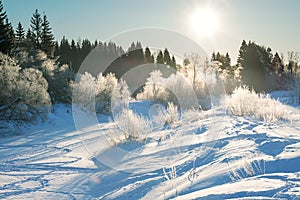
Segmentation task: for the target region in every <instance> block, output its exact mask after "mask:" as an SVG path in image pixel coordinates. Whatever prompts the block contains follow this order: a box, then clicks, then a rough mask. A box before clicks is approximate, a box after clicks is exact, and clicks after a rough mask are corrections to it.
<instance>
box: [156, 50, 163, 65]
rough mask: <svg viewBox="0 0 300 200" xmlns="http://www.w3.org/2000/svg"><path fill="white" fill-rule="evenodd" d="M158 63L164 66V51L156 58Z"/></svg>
mask: <svg viewBox="0 0 300 200" xmlns="http://www.w3.org/2000/svg"><path fill="white" fill-rule="evenodd" d="M156 63H157V64H164V55H163V53H162V51H159V53H158V55H157V57H156Z"/></svg>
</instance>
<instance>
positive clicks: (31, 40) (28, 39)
mask: <svg viewBox="0 0 300 200" xmlns="http://www.w3.org/2000/svg"><path fill="white" fill-rule="evenodd" d="M25 47H26V48H27V49H28V50H31V49H33V48H34V38H33V35H32V33H31V30H30V29H28V30H27V32H26V37H25Z"/></svg>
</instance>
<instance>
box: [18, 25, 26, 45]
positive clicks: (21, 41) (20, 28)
mask: <svg viewBox="0 0 300 200" xmlns="http://www.w3.org/2000/svg"><path fill="white" fill-rule="evenodd" d="M24 43H25V30H24V28H23V26H22V24H21V22H19V23H18V26H17V29H16V46H17V47H19V48H20V47H23V46H24Z"/></svg>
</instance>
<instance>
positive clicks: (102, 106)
mask: <svg viewBox="0 0 300 200" xmlns="http://www.w3.org/2000/svg"><path fill="white" fill-rule="evenodd" d="M129 97H130V93H129V91H128V87H127V84H126V83H125V82H124V81H122V80H120V81H119V82H118V79H117V78H116V77H115V75H114V74H112V73H109V74H107V75H106V76H103V74H102V73H100V74H99V75H98V76H97V77H96V78H95V77H93V76H92V75H91V74H90V73H88V72H85V73H84V74H83V75H80V76H79V78H78V81H76V82H75V83H74V84H73V103H75V104H78V105H80V106H82V107H83V108H84V109H85V110H88V111H92V112H97V113H108V112H111V111H112V110H111V108H112V107H113V109H117V108H118V107H119V106H121V107H120V108H126V105H128V101H129ZM111 103H113V105H112V104H111Z"/></svg>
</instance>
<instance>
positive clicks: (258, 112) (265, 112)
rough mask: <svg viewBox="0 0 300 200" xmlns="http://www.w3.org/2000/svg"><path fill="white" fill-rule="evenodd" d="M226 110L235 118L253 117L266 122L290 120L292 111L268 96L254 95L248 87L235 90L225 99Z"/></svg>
mask: <svg viewBox="0 0 300 200" xmlns="http://www.w3.org/2000/svg"><path fill="white" fill-rule="evenodd" d="M225 105H226V107H227V108H228V110H229V111H230V112H231V113H232V114H233V115H237V116H253V117H255V118H257V119H260V120H264V121H266V122H277V121H279V120H292V117H291V112H292V109H291V108H290V107H289V106H286V105H284V104H282V103H280V102H279V101H277V100H274V99H271V97H270V96H269V95H263V94H256V93H255V92H254V90H249V88H248V87H245V86H243V87H238V88H236V89H235V90H234V91H233V93H232V95H230V96H226V97H225Z"/></svg>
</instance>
